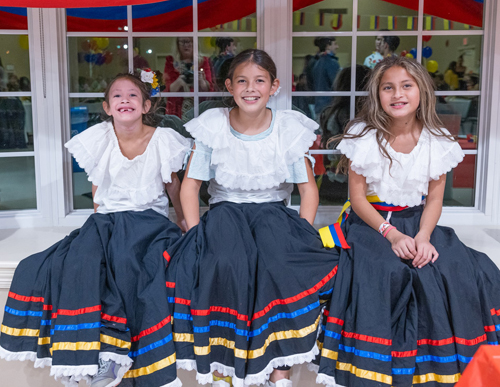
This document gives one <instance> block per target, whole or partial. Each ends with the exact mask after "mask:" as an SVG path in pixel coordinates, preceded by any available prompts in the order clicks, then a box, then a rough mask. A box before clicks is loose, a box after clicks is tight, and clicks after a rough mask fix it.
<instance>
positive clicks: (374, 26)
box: [370, 15, 380, 30]
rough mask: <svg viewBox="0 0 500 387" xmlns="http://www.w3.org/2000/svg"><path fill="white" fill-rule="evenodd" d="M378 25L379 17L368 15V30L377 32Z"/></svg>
mask: <svg viewBox="0 0 500 387" xmlns="http://www.w3.org/2000/svg"><path fill="white" fill-rule="evenodd" d="M379 25H380V16H375V15H370V29H371V30H378V29H379Z"/></svg>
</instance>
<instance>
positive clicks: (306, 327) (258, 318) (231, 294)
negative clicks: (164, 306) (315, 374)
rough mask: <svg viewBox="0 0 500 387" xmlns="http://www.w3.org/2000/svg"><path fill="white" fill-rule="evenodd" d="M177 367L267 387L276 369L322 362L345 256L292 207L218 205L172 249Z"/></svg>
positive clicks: (205, 377)
mask: <svg viewBox="0 0 500 387" xmlns="http://www.w3.org/2000/svg"><path fill="white" fill-rule="evenodd" d="M167 258H169V259H170V263H169V265H168V267H167V288H168V293H169V303H170V305H171V310H172V313H173V320H174V324H173V330H174V342H175V346H176V351H177V366H178V367H181V368H185V369H196V370H197V371H198V374H197V379H198V381H199V382H200V383H202V384H205V383H210V382H211V380H212V375H211V372H213V371H218V372H221V373H223V374H226V375H230V376H233V385H235V386H243V384H244V383H246V384H259V383H263V382H264V381H265V380H267V379H268V377H269V374H270V373H271V372H272V370H273V368H276V367H280V366H291V365H293V364H297V363H303V362H309V361H312V360H313V359H314V358H315V357H316V355H317V354H318V353H319V349H318V345H317V338H318V332H319V327H320V326H321V323H320V321H321V317H322V313H321V312H322V309H323V307H324V304H325V303H326V302H327V300H329V298H330V296H331V292H332V289H333V285H334V282H335V278H336V276H335V274H336V272H337V263H338V258H339V256H338V253H337V251H336V250H330V251H329V250H327V249H325V248H323V246H322V243H321V240H320V238H319V235H318V233H317V231H316V230H315V229H314V228H313V227H312V226H311V225H310V224H309V223H308V222H307V221H306V220H304V219H301V218H300V217H299V215H298V214H297V212H296V211H294V210H291V209H289V208H287V207H286V206H285V205H284V204H283V203H281V202H279V203H263V204H253V203H251V204H236V203H230V202H222V203H218V204H216V205H213V206H211V208H210V210H209V211H208V212H207V213H206V214H205V215H204V216H203V217H202V219H201V221H200V223H199V225H198V226H197V227H194V228H193V229H191V230H190V231H189V232H188V233H187V234H186V235H185V236H184V237H183V238H182V239H181V240H180V241H179V242H178V243H176V244H175V245H174V246H173V247H172V248H170V249H168V255H167Z"/></svg>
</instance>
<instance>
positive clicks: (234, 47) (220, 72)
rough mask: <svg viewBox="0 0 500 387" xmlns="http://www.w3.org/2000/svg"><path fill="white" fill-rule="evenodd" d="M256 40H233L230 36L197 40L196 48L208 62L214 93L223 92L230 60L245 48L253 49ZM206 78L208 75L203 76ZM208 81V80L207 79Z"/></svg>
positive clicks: (207, 37)
mask: <svg viewBox="0 0 500 387" xmlns="http://www.w3.org/2000/svg"><path fill="white" fill-rule="evenodd" d="M256 45H257V40H256V38H254V37H248V38H244V37H242V38H238V37H237V38H233V37H231V36H219V37H209V36H206V37H203V38H199V40H198V46H199V50H200V53H201V55H202V56H203V58H205V57H207V58H209V61H210V70H211V77H212V81H211V83H212V84H213V89H214V91H225V86H224V81H225V80H226V75H227V73H228V71H229V66H230V65H231V61H232V58H233V57H234V56H235V55H236V54H238V53H239V52H241V51H244V50H246V49H247V48H255V47H256ZM203 75H204V76H205V78H207V76H208V73H207V72H204V74H203ZM207 79H208V78H207Z"/></svg>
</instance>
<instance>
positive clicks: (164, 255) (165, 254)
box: [163, 251, 170, 262]
mask: <svg viewBox="0 0 500 387" xmlns="http://www.w3.org/2000/svg"><path fill="white" fill-rule="evenodd" d="M163 258H165V259H166V260H167V262H170V255H169V254H168V253H167V251H164V252H163Z"/></svg>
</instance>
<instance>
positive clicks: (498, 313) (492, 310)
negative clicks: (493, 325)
mask: <svg viewBox="0 0 500 387" xmlns="http://www.w3.org/2000/svg"><path fill="white" fill-rule="evenodd" d="M491 315H492V316H494V315H497V316H500V309H498V310H495V308H493V309H491Z"/></svg>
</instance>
